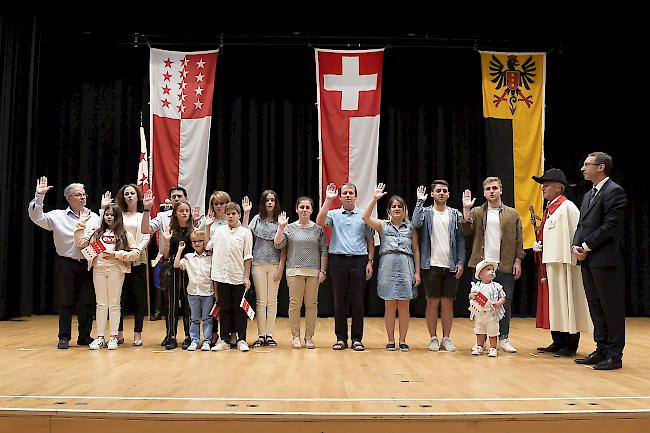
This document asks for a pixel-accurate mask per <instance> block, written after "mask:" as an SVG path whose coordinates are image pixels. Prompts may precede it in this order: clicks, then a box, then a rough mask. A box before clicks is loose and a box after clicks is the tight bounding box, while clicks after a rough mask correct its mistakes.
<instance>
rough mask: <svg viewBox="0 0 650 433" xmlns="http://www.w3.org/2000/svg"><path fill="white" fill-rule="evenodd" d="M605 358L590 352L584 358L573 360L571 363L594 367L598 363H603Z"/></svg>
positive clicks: (596, 352) (597, 353)
mask: <svg viewBox="0 0 650 433" xmlns="http://www.w3.org/2000/svg"><path fill="white" fill-rule="evenodd" d="M604 360H605V357H604V356H603V355H601V354H600V353H599V352H598V351H597V350H595V351H593V352H591V353H590V354H589V356H587V357H586V358H578V359H574V360H573V362H575V363H576V364H581V365H596V364H598V363H599V362H600V361H604Z"/></svg>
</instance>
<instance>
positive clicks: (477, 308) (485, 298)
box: [469, 260, 506, 358]
mask: <svg viewBox="0 0 650 433" xmlns="http://www.w3.org/2000/svg"><path fill="white" fill-rule="evenodd" d="M495 275H496V272H495V265H494V263H491V262H488V261H487V260H481V261H480V262H478V263H477V264H476V273H475V274H474V276H475V277H476V279H477V280H479V281H477V282H473V283H472V290H471V291H470V293H469V299H470V306H469V310H470V312H471V314H470V319H474V332H475V333H476V345H475V346H474V347H472V355H480V354H482V353H483V346H484V345H485V337H486V335H487V336H488V337H489V338H490V351H489V352H488V356H490V357H492V358H494V357H496V356H497V337H498V336H499V320H500V319H501V318H502V317H503V316H504V314H505V309H504V308H503V304H505V302H506V293H505V292H504V290H503V286H501V284H499V283H497V282H495V281H492V280H493V279H494V277H495Z"/></svg>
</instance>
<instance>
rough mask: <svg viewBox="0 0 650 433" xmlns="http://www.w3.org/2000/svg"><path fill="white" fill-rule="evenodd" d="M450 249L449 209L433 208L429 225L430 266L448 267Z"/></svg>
mask: <svg viewBox="0 0 650 433" xmlns="http://www.w3.org/2000/svg"><path fill="white" fill-rule="evenodd" d="M450 261H451V250H450V249H449V211H448V210H444V211H442V212H441V211H437V210H436V209H433V221H432V227H431V266H437V267H440V268H449V262H450Z"/></svg>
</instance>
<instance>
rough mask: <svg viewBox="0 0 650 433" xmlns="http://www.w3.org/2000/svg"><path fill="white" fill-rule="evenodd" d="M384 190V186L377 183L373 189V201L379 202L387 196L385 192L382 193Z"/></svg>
mask: <svg viewBox="0 0 650 433" xmlns="http://www.w3.org/2000/svg"><path fill="white" fill-rule="evenodd" d="M384 189H386V184H383V183H378V184H377V186H376V187H375V192H374V193H373V195H372V198H374V199H375V200H379V199H380V198H382V197H383V196H385V195H386V194H388V193H387V192H385V191H384Z"/></svg>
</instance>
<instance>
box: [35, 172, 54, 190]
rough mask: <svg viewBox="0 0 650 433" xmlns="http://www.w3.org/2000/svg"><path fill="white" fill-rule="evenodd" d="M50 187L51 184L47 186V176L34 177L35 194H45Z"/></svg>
mask: <svg viewBox="0 0 650 433" xmlns="http://www.w3.org/2000/svg"><path fill="white" fill-rule="evenodd" d="M52 188H53V187H52V186H47V177H45V176H41V177H40V178H39V179H36V194H47V192H48V191H49V190H51V189H52Z"/></svg>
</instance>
